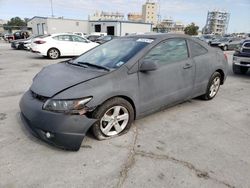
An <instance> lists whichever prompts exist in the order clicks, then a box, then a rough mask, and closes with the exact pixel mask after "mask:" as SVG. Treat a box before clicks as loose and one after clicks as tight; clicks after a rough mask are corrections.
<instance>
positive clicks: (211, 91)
mask: <svg viewBox="0 0 250 188" xmlns="http://www.w3.org/2000/svg"><path fill="white" fill-rule="evenodd" d="M219 87H220V78H219V77H215V78H214V80H213V82H212V84H211V86H210V89H209V96H210V97H214V96H215V95H216V93H217V92H218V90H219Z"/></svg>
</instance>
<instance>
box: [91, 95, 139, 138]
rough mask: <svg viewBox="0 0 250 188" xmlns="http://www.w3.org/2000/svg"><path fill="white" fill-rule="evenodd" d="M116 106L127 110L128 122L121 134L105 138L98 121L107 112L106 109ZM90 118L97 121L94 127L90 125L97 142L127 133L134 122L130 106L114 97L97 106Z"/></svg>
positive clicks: (123, 100) (125, 101)
mask: <svg viewBox="0 0 250 188" xmlns="http://www.w3.org/2000/svg"><path fill="white" fill-rule="evenodd" d="M116 105H120V106H123V107H125V108H126V109H127V110H128V113H129V121H128V123H127V125H126V127H125V129H124V130H123V131H122V132H120V133H119V134H117V135H115V136H106V135H104V134H103V133H102V131H101V129H100V120H101V118H102V117H103V115H104V114H105V113H106V112H107V110H108V109H110V108H112V107H113V106H116ZM92 116H93V118H95V119H98V120H97V122H96V123H95V124H94V125H92V127H91V129H92V132H93V134H94V136H95V137H96V138H97V139H98V140H104V139H109V138H113V137H116V136H120V135H122V134H125V133H126V132H128V130H129V129H130V127H131V125H132V123H133V121H134V109H133V107H132V105H131V104H130V103H129V102H128V101H127V100H125V99H123V98H120V97H115V98H112V99H109V100H107V101H106V102H104V103H103V104H102V105H101V106H99V107H98V108H97V109H96V110H95V111H94V112H93V114H92Z"/></svg>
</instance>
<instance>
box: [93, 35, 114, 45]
mask: <svg viewBox="0 0 250 188" xmlns="http://www.w3.org/2000/svg"><path fill="white" fill-rule="evenodd" d="M114 38H116V37H115V36H113V35H106V36H102V37H99V38H97V39H96V41H95V42H97V43H99V44H103V43H105V42H108V41H110V40H112V39H114Z"/></svg>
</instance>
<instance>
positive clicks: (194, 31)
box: [184, 23, 199, 35]
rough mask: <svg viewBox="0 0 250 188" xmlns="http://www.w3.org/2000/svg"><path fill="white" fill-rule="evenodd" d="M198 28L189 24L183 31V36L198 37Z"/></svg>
mask: <svg viewBox="0 0 250 188" xmlns="http://www.w3.org/2000/svg"><path fill="white" fill-rule="evenodd" d="M198 30H199V26H197V25H195V24H194V23H191V24H189V25H187V26H186V27H185V29H184V32H185V34H187V35H198Z"/></svg>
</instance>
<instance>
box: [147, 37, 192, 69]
mask: <svg viewBox="0 0 250 188" xmlns="http://www.w3.org/2000/svg"><path fill="white" fill-rule="evenodd" d="M187 58H188V50H187V45H186V40H185V39H181V38H176V39H168V40H166V41H165V42H162V43H160V44H158V45H157V46H155V47H154V48H153V49H151V51H150V52H149V53H148V54H147V55H146V56H145V57H144V59H143V61H150V62H156V63H158V64H159V65H165V64H169V63H174V62H178V61H182V60H185V59H187Z"/></svg>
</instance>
